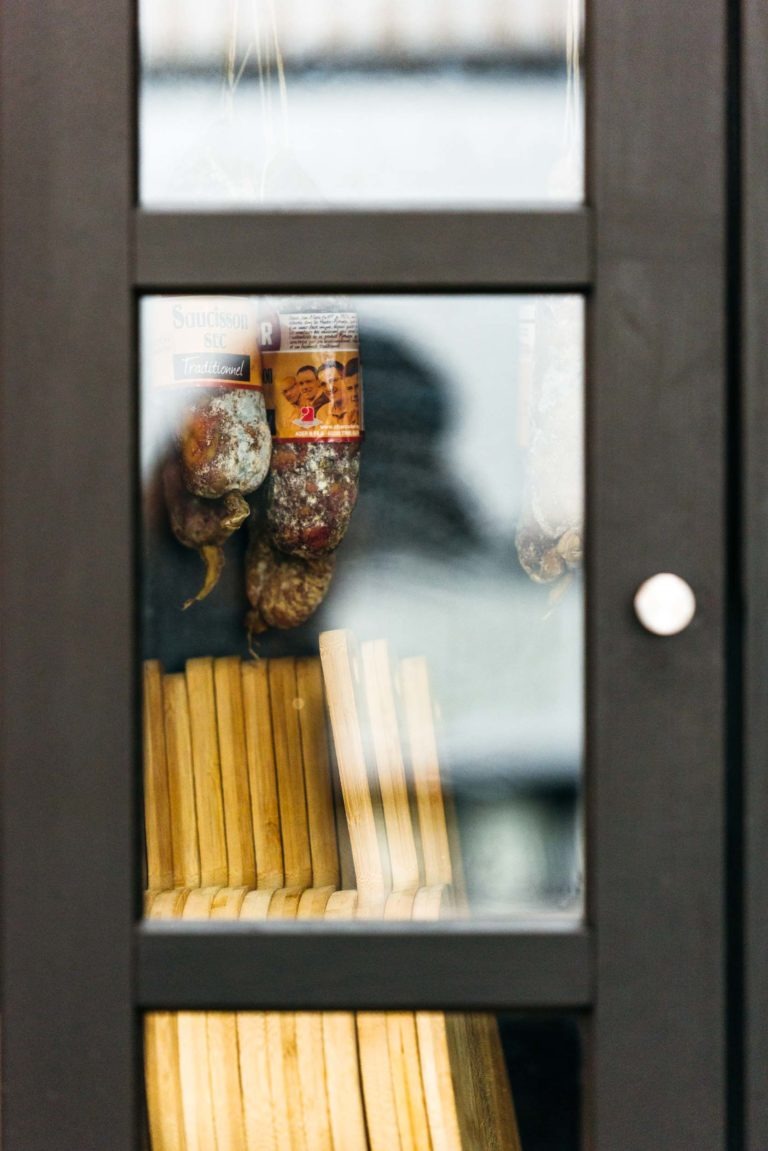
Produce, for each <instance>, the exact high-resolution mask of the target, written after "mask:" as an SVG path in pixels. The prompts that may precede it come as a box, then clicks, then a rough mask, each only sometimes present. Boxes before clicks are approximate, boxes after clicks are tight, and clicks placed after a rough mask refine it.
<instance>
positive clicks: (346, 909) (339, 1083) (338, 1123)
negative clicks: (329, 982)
mask: <svg viewBox="0 0 768 1151" xmlns="http://www.w3.org/2000/svg"><path fill="white" fill-rule="evenodd" d="M356 911H357V892H356V891H337V892H335V893H334V894H333V895H331V896H330V898H329V900H328V903H327V904H326V908H325V919H326V921H328V920H333V919H342V920H344V919H347V920H348V919H354V918H355V913H356ZM322 1020H323V1050H324V1052H325V1066H326V1083H327V1088H328V1112H329V1116H330V1121H331V1131H332V1135H333V1145H334V1148H336V1151H338V1149H339V1148H343V1149H344V1151H369V1145H368V1135H367V1131H366V1124H365V1109H364V1105H363V1087H362V1082H361V1080H360V1060H359V1056H358V1050H357V1027H356V1026H355V1016H354V1015H353V1014H352V1012H350V1011H333V1012H325V1013H324V1014H323V1016H322Z"/></svg>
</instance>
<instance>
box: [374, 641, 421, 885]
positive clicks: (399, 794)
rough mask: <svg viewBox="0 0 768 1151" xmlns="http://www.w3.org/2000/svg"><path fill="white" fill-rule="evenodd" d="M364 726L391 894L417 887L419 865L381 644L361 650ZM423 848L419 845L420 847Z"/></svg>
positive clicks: (385, 656)
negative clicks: (372, 762)
mask: <svg viewBox="0 0 768 1151" xmlns="http://www.w3.org/2000/svg"><path fill="white" fill-rule="evenodd" d="M361 655H362V664H363V677H364V682H365V698H366V703H367V711H368V724H369V730H370V733H371V740H372V743H373V749H374V754H375V758H376V767H377V770H378V778H379V786H380V789H381V802H382V807H383V812H384V821H385V826H386V835H387V845H388V849H389V860H390V867H391V872H392V888H393V890H395V891H415V890H416V888H417V887H418V886H419V879H420V876H419V861H418V856H417V853H416V841H415V838H414V834H413V825H412V823H411V808H410V801H409V798H408V787H407V783H406V778H405V765H404V763H403V752H402V748H401V745H400V730H399V725H398V716H397V707H396V704H395V695H394V690H393V686H392V676H391V672H390V666H389V650H388V647H387V643H386V641H385V640H375V641H372V642H369V643H364V644H363V645H362V648H361ZM422 846H423V845H422Z"/></svg>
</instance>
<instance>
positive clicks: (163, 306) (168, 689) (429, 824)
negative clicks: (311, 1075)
mask: <svg viewBox="0 0 768 1151" xmlns="http://www.w3.org/2000/svg"><path fill="white" fill-rule="evenodd" d="M358 327H359V337H358ZM142 332H143V392H142V468H143V488H144V545H145V546H144V568H143V611H142V620H143V637H142V644H143V655H144V659H145V661H146V662H145V672H144V675H145V792H146V813H147V819H146V823H147V859H148V875H147V883H148V887H150V888H151V889H153V890H162V889H164V888H166V887H173V886H176V887H185V888H193V889H197V888H203V889H214V888H215V886H216V885H229V886H232V887H243V888H245V889H248V890H250V889H256V891H258V892H261V893H262V894H261V895H258V896H257V894H256V892H254V893H253V896H251V895H249V896H248V897H247V899H246V906H248V905H250V902H253V900H256V901H257V902H258V900H259V899H264V898H266V895H265V894H264V893H267V894H268V893H269V892H271V891H274V890H283V889H290V890H291V891H293V892H294V893H295V894H296V898H297V899H298V897H300V896H301V895H302V893H305V892H307V891H315V892H318V891H319V892H321V893H323V892H324V893H325V895H326V896H328V898H329V906H330V907H331V908H335V910H334V914H338V915H344V916H346V917H361V916H371V915H373V916H386V917H391V918H401V919H402V918H436V917H440V916H445V915H457V914H458V915H464V914H467V912H471V913H472V914H485V915H504V916H509V915H515V916H518V917H531V916H547V917H549V918H552V917H562V916H566V917H570V918H571V919H573V918H574V917H578V916H579V915H580V911H581V896H582V866H581V846H580V832H579V829H580V821H579V815H578V808H579V794H580V781H581V758H582V699H583V676H582V652H583V638H582V611H583V594H582V581H581V551H582V537H583V517H582V495H583V493H582V444H581V437H582V409H583V370H582V358H583V309H582V301H581V300H580V299H579V298H577V297H563V296H559V297H542V298H536V299H534V298H520V297H498V296H497V297H492V296H477V297H465V298H459V297H398V298H392V297H389V298H388V297H357V298H355V299H354V300H348V299H347V300H338V299H333V300H327V299H326V300H323V299H315V298H307V297H299V298H295V297H294V298H288V299H248V298H245V297H243V298H237V297H216V298H213V299H209V298H203V297H187V298H184V297H181V298H169V297H155V298H151V299H147V300H145V301H144V303H143V311H142ZM207 344H211V345H213V347H212V348H207V347H206V345H207ZM206 373H207V375H206ZM246 375H247V377H248V378H247V379H246ZM361 380H362V383H361ZM262 387H263V390H262ZM363 410H364V420H363V418H362V413H363ZM334 412H338V419H336V420H335V417H334ZM355 421H357V422H355ZM361 422H364V426H365V438H364V439H362V438H360V436H359V431H358V429H359V425H360V423H361ZM265 429H266V430H265ZM265 437H266V439H265ZM270 443H271V447H270ZM265 444H266V448H265ZM265 452H266V455H265ZM182 545H185V546H182ZM254 657H255V658H254ZM307 898H309V897H307ZM313 898H314V897H313ZM318 898H320V896H318ZM196 899H197V897H195V900H196ZM195 900H193V901H192V902H191V903H190V904H189V907H188V908H187V914H190V913H191V911H190V909H191V908H192V907H193V906H194V907H197V903H196V901H195ZM350 900H351V902H350ZM286 906H287V905H286ZM277 907H278V904H277V903H276V904H274V905H273V907H272V911H271V912H270V914H272V915H275V914H278V911H277V910H276V909H277ZM297 907H298V904H297ZM198 910H199V914H200V916H202V917H207V916H208V914H209V910H207V909H206V907H203V906H202V905H201V907H200V908H199V909H198ZM316 912H317V914H322V915H326V914H328V908H327V907H325V906H324V907H323V908H322V909H320V910H319V911H318V910H317V908H316Z"/></svg>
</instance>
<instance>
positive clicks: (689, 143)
mask: <svg viewBox="0 0 768 1151" xmlns="http://www.w3.org/2000/svg"><path fill="white" fill-rule="evenodd" d="M687 7H688V6H686V5H680V4H670V3H668V0H643V3H632V4H630V3H621V2H619V0H591V2H590V3H589V13H588V32H587V39H588V48H587V59H588V67H587V90H588V103H589V115H588V136H589V149H588V151H589V181H588V197H587V206H585V207H584V208H580V209H574V210H573V211H556V212H551V211H545V210H542V211H538V210H534V211H531V212H523V211H512V212H493V213H485V212H460V213H430V212H426V211H425V212H412V213H410V212H409V213H388V212H381V213H359V214H358V213H328V214H321V213H288V214H283V213H267V214H265V215H263V216H262V215H248V214H244V213H237V214H233V215H231V216H230V215H222V214H214V215H202V214H201V215H191V214H178V213H171V214H159V213H150V212H144V211H142V210H141V209H137V208H135V206H134V196H135V187H136V179H135V156H134V138H135V110H134V105H135V80H136V76H135V71H136V67H135V57H136V53H135V29H134V23H133V21H134V12H133V5H132V4H131V3H130V2H129V0H68V3H67V4H66V5H61V4H55V3H53V0H36V2H35V3H30V2H29V0H6V2H5V4H4V5H3V7H2V13H1V14H0V21H1V24H0V28H1V30H2V36H1V37H0V40H1V42H2V49H1V51H2V56H1V57H0V61H1V66H2V73H1V75H2V84H3V93H2V97H3V98H2V100H1V101H0V161H1V163H2V172H3V181H4V187H3V200H2V220H1V230H0V260H2V282H3V293H4V295H3V316H2V349H1V351H0V355H2V370H1V372H0V387H2V411H3V421H2V441H1V443H2V469H3V470H2V478H3V483H2V492H1V493H0V499H1V500H2V516H3V519H2V530H3V541H4V544H3V547H4V556H3V568H4V570H3V585H2V607H1V609H0V610H1V611H2V619H1V622H2V656H1V658H2V709H3V712H2V756H3V775H2V805H1V807H0V833H1V835H2V849H3V866H2V869H1V872H0V895H1V897H2V910H3V931H2V936H1V937H0V961H1V963H0V966H1V974H0V980H1V983H0V987H1V991H2V1018H3V1108H2V1134H3V1146H4V1148H5V1151H38V1149H40V1151H42V1149H43V1148H45V1149H47V1151H53V1148H56V1149H57V1151H60V1149H61V1148H71V1149H72V1151H83V1149H85V1148H94V1149H95V1148H103V1147H109V1148H110V1149H113V1151H135V1148H136V1147H137V1146H138V1128H139V1114H140V1104H139V1099H140V1074H139V1070H140V1068H139V1061H138V1060H139V1043H138V1036H139V1029H138V1015H137V1009H138V1010H141V1009H143V1008H148V1007H157V1006H164V1007H167V1008H169V1009H172V1008H176V1007H182V1006H197V1007H203V1006H205V1007H210V1008H216V1007H217V1006H221V1007H223V1006H232V1005H234V1004H236V1005H238V1006H242V1007H245V1006H253V1007H280V1006H282V1007H294V1008H295V1007H304V1006H306V1007H312V1006H315V1007H316V1006H320V1005H322V1006H328V1005H333V1004H335V1005H343V1006H346V1007H348V1008H356V1007H360V1008H364V1007H388V1006H391V1007H404V1006H417V1005H424V1006H441V1007H454V1008H456V1007H462V1006H483V1007H487V1008H491V1009H499V1010H515V1009H525V1010H529V1011H537V1010H551V1009H552V1008H553V1007H562V1008H569V1009H576V1010H579V1011H583V1012H585V1013H587V1014H588V1017H589V1033H590V1042H589V1050H590V1058H589V1067H588V1072H587V1076H586V1083H585V1092H586V1100H587V1106H586V1108H585V1111H586V1131H585V1145H586V1146H587V1147H589V1148H590V1149H592V1151H651V1149H653V1151H657V1149H658V1148H660V1147H663V1148H664V1149H665V1151H673V1149H674V1151H677V1149H679V1151H690V1149H691V1148H694V1147H695V1148H696V1151H722V1149H723V1147H724V1146H725V1140H726V1067H725V1051H726V1046H725V1028H726V969H725V795H726V791H725V747H726V724H725V715H726V712H725V708H726V679H725V650H726V649H725V603H726V564H725V545H726V452H725V444H726V385H727V378H726V377H727V323H728V302H729V301H728V296H727V282H726V272H727V238H728V232H727V223H728V213H727V203H726V155H727V152H726V144H727V139H726V112H727V105H726V78H727V67H728V52H727V43H726V0H700V2H699V3H698V4H697V5H696V12H695V19H694V18H692V17H691V15H690V14H689V13H688V12H687V11H686V9H687ZM748 8H749V4H748ZM750 16H751V18H752V19H753V20H754V21H755V22H756V23H757V24H759V25H760V28H761V29H763V31H764V26H765V22H764V17H763V16H762V15H761V14H760V13H759V11H758V6H757V3H756V2H755V3H754V4H753V5H752V7H751V9H750ZM761 44H763V45H765V38H764V37H763V39H762V40H761ZM763 58H765V57H763ZM753 64H754V66H755V70H756V71H758V69H759V64H758V63H756V62H755V61H753ZM763 170H764V171H765V170H768V166H766V165H763ZM763 179H764V177H763ZM762 202H763V203H765V200H764V199H763V201H762ZM329 248H332V250H333V252H334V256H335V264H334V266H335V267H336V268H337V279H336V282H335V283H334V284H332V285H329V284H326V283H325V282H324V280H323V269H324V268H326V267H328V266H330V265H329V264H328V262H327V261H326V260H325V259H324V258H323V256H322V253H323V252H324V251H327V250H329ZM312 252H317V253H318V258H317V260H314V261H313V260H312V259H311V258H310V259H308V253H309V254H310V256H311V253H312ZM296 253H300V256H301V259H300V260H299V259H297V258H296ZM339 253H342V254H343V256H344V260H343V262H342V263H341V264H340V263H339ZM757 272H758V270H757V269H753V271H752V274H753V275H754V276H755V277H757ZM318 287H323V288H331V287H332V288H335V289H338V290H339V291H343V290H351V291H354V290H355V289H357V290H360V289H362V288H369V289H371V290H393V291H396V290H401V291H402V290H409V291H416V290H432V291H434V290H448V291H468V292H469V291H474V292H477V291H482V290H487V289H491V288H492V289H494V290H508V291H520V290H536V291H542V292H544V291H548V290H554V291H563V290H572V291H574V290H575V291H583V292H585V293H586V295H587V297H588V314H589V339H588V380H589V388H588V392H589V398H588V407H587V444H588V464H587V470H588V480H589V489H588V525H589V539H588V556H587V577H588V579H587V584H588V589H589V591H588V599H589V612H588V619H587V636H588V651H587V677H588V702H587V712H588V714H587V731H588V771H587V789H588V852H589V907H588V915H587V923H586V925H585V927H584V928H583V929H580V930H578V931H575V932H549V933H541V932H539V931H536V930H532V929H530V928H525V927H524V926H522V927H520V926H517V925H509V926H502V927H500V926H499V925H498V924H495V925H494V924H472V925H466V924H464V925H458V924H451V925H440V924H436V925H429V926H428V925H420V927H419V928H418V930H416V929H415V928H409V929H408V930H404V929H402V928H398V927H396V926H394V925H381V926H380V927H376V928H373V927H366V928H364V929H356V928H355V927H354V926H349V925H348V926H346V927H343V926H341V927H339V928H337V929H334V930H333V931H329V930H326V931H322V932H317V931H315V932H309V931H304V930H302V931H297V930H296V928H295V927H294V928H293V929H291V928H290V926H287V925H286V926H281V927H280V928H279V929H275V930H272V929H270V930H269V931H268V932H267V931H264V930H259V929H258V928H257V927H256V926H243V925H241V926H239V927H238V926H236V925H226V924H221V925H217V926H216V928H215V929H214V928H212V927H210V926H209V927H208V928H207V929H206V930H201V929H199V928H196V927H195V926H194V925H189V924H181V925H176V926H169V925H162V924H151V925H150V924H145V925H142V924H140V923H139V911H140V893H139V891H138V887H139V878H138V877H139V868H138V863H137V858H138V852H137V850H136V845H137V840H138V832H137V813H138V811H139V810H140V809H139V795H138V791H139V782H138V781H139V776H140V772H139V770H138V763H139V746H140V745H139V740H138V709H137V698H138V692H137V667H138V661H137V658H136V649H137V638H136V637H137V634H138V631H137V628H136V598H135V597H136V586H137V580H136V575H137V570H138V559H137V557H138V551H137V545H136V525H137V511H136V509H137V475H138V469H137V465H136V460H137V452H136V406H137V398H136V397H137V389H136V352H135V347H136V342H135V340H136V306H135V304H136V297H137V295H138V294H140V293H141V292H144V291H150V290H154V289H158V288H163V289H173V290H175V289H178V290H185V291H186V290H191V291H195V290H203V289H216V290H227V289H232V290H244V289H245V290H259V289H266V288H280V289H284V290H296V291H302V290H312V289H316V288H318ZM751 354H752V356H753V358H754V360H755V365H754V371H755V374H757V373H758V372H759V371H762V370H764V369H763V368H762V365H760V364H758V363H757V361H758V359H759V357H758V355H757V352H756V351H753V352H752V353H751ZM756 402H757V401H756ZM761 402H763V403H764V401H761ZM660 570H672V571H676V572H678V573H679V574H681V575H683V576H684V577H685V578H686V579H687V580H688V581H689V582H690V583H691V585H692V587H693V588H694V590H695V592H696V594H697V599H698V613H697V616H696V618H695V620H694V622H693V624H692V626H691V627H690V628H689V629H688V631H687V632H685V633H684V634H683V635H681V636H678V637H676V638H674V639H669V640H660V639H658V638H654V637H651V636H650V635H648V634H647V633H645V632H644V631H643V630H642V629H641V628H640V626H639V625H638V623H637V622H636V620H635V618H634V616H633V614H632V610H631V603H632V596H633V593H634V591H635V589H636V587H637V586H638V584H639V583H640V582H641V581H642V580H643V579H644V578H646V577H647V576H648V575H650V574H652V573H654V572H655V571H660ZM763 711H764V709H763ZM318 950H322V952H323V954H324V955H327V956H328V960H329V961H328V963H327V964H323V965H322V967H320V965H318V964H317V962H316V961H315V962H314V963H313V973H314V980H313V985H312V986H311V987H310V986H309V985H308V984H307V982H306V981H305V980H304V979H303V975H302V973H303V971H304V970H305V961H306V958H307V957H308V956H309V954H310V952H311V954H312V956H313V957H314V959H315V960H316V957H317V953H318ZM211 962H215V963H216V981H215V984H214V983H213V982H212V981H211V980H210V979H208V980H206V975H205V972H206V970H208V969H209V967H208V965H209V964H210V963H211ZM367 968H376V970H377V972H381V971H382V970H387V971H388V972H389V976H388V978H387V980H386V982H385V983H382V982H381V980H379V979H377V981H376V983H375V984H374V982H373V981H372V980H370V979H367V978H366V969H367ZM318 969H320V970H323V971H325V972H326V973H327V974H326V976H325V977H324V979H323V980H322V981H318V979H317V971H318ZM248 973H250V974H248ZM427 975H428V978H427ZM257 976H258V977H257ZM752 1039H753V1041H754V1042H755V1043H758V1042H764V1040H763V1039H759V1038H758V1037H757V1036H755V1035H753V1036H752ZM757 1146H758V1145H757V1144H755V1151H756V1149H757Z"/></svg>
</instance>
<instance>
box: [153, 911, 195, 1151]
mask: <svg viewBox="0 0 768 1151" xmlns="http://www.w3.org/2000/svg"><path fill="white" fill-rule="evenodd" d="M188 895H189V890H188V889H187V888H175V889H174V890H171V891H162V892H157V893H156V894H153V895H151V897H150V898H149V899H148V901H147V906H146V908H145V914H146V915H147V916H148V917H149V918H151V919H175V918H178V916H180V915H181V913H182V911H183V910H184V904H185V903H186V900H187V896H188ZM144 1082H145V1089H146V1098H147V1119H148V1122H149V1136H150V1142H151V1148H152V1151H186V1146H187V1141H186V1137H185V1135H184V1111H183V1106H182V1098H181V1077H180V1072H179V1032H178V1027H177V1024H176V1016H175V1015H174V1014H173V1013H172V1012H170V1011H153V1012H150V1013H149V1014H148V1015H145V1017H144Z"/></svg>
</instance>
